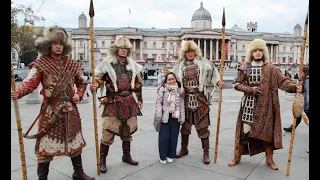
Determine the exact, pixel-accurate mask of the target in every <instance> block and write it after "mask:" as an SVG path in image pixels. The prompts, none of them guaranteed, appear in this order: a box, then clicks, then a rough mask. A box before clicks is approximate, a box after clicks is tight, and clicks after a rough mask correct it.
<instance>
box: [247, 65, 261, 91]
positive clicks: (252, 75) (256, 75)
mask: <svg viewBox="0 0 320 180" xmlns="http://www.w3.org/2000/svg"><path fill="white" fill-rule="evenodd" d="M260 81H261V66H252V67H251V68H250V72H249V78H248V83H249V84H250V85H254V86H259V85H260Z"/></svg>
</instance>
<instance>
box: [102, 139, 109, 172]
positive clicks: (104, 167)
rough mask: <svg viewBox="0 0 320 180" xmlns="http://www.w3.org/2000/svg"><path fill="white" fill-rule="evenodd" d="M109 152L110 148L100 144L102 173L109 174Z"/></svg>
mask: <svg viewBox="0 0 320 180" xmlns="http://www.w3.org/2000/svg"><path fill="white" fill-rule="evenodd" d="M108 152H109V146H107V145H104V144H102V143H101V144H100V172H101V173H106V172H107V163H106V161H107V156H108Z"/></svg>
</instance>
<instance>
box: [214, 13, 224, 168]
mask: <svg viewBox="0 0 320 180" xmlns="http://www.w3.org/2000/svg"><path fill="white" fill-rule="evenodd" d="M225 26H226V20H225V14H224V7H223V14H222V30H221V34H222V42H221V60H220V82H222V81H223V69H224V56H225V55H224V46H225V42H224V36H225ZM221 102H222V89H220V94H219V104H218V120H217V132H216V146H215V151H214V163H216V162H217V155H218V142H219V129H220V115H221Z"/></svg>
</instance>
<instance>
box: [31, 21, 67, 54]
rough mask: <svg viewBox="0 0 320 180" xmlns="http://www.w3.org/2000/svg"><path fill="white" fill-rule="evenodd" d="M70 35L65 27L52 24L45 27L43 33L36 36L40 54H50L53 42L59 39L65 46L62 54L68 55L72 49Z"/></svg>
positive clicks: (36, 44)
mask: <svg viewBox="0 0 320 180" xmlns="http://www.w3.org/2000/svg"><path fill="white" fill-rule="evenodd" d="M69 37H70V35H69V34H68V32H67V31H66V30H65V29H64V28H62V27H58V26H52V27H48V28H45V29H44V30H43V32H41V34H40V35H39V36H38V37H36V39H35V42H34V45H35V47H36V49H37V50H38V52H39V54H40V55H42V56H48V55H49V54H50V51H51V49H50V48H51V44H52V43H53V42H57V41H59V42H61V43H62V44H63V46H64V47H63V52H62V55H63V56H65V55H68V54H69V53H70V52H71V50H72V46H71V43H70V40H69Z"/></svg>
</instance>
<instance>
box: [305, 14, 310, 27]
mask: <svg viewBox="0 0 320 180" xmlns="http://www.w3.org/2000/svg"><path fill="white" fill-rule="evenodd" d="M308 14H309V13H307V17H306V21H305V23H304V24H308Z"/></svg>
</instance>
